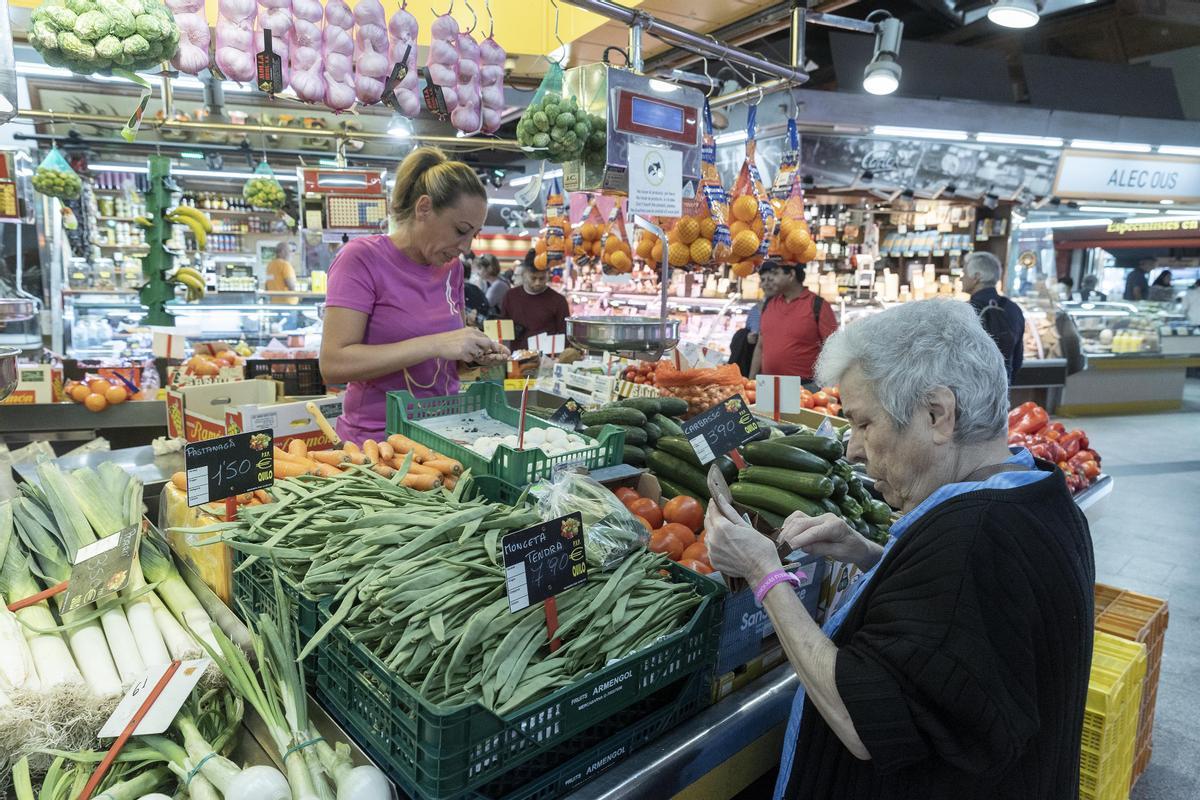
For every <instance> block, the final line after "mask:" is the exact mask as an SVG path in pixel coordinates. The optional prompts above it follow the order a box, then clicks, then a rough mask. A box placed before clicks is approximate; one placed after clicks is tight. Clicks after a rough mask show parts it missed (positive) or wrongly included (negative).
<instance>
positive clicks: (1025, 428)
mask: <svg viewBox="0 0 1200 800" xmlns="http://www.w3.org/2000/svg"><path fill="white" fill-rule="evenodd" d="M1049 421H1050V415H1049V414H1047V413H1046V409H1044V408H1042V407H1041V406H1038V405H1035V406H1034V407H1033V408H1031V409H1030V410H1029V412H1028V413H1026V414H1025V416H1023V417H1021V418H1020V419H1019V420H1017V424H1016V426H1015V427H1014V428H1013V430H1014V431H1016V432H1017V433H1037V432H1038V431H1040V430H1041V429H1042V428H1044V427H1046V423H1048V422H1049Z"/></svg>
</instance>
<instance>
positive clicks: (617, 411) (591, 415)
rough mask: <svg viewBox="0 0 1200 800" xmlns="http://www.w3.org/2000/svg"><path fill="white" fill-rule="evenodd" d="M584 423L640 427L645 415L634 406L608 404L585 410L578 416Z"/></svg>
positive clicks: (644, 422)
mask: <svg viewBox="0 0 1200 800" xmlns="http://www.w3.org/2000/svg"><path fill="white" fill-rule="evenodd" d="M579 419H580V421H582V422H583V424H584V425H604V424H605V423H608V424H609V425H636V426H637V427H639V428H640V427H641V426H642V425H645V424H646V415H645V414H643V413H642V412H641V411H638V410H637V409H636V408H624V407H622V406H609V407H608V408H601V409H600V410H598V411H585V412H583V414H581V415H580V417H579Z"/></svg>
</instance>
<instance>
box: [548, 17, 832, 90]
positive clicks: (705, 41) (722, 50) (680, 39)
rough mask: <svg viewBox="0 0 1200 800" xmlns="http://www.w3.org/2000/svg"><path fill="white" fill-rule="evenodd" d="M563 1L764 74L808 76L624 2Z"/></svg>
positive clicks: (801, 79)
mask: <svg viewBox="0 0 1200 800" xmlns="http://www.w3.org/2000/svg"><path fill="white" fill-rule="evenodd" d="M563 2H565V3H566V4H567V5H571V6H575V7H576V8H582V9H583V10H584V11H591V12H592V13H594V14H599V15H600V16H602V17H606V18H607V19H612V20H616V21H617V22H621V23H624V24H625V25H630V26H632V25H637V24H640V25H641V26H642V29H643V30H644V31H645V32H646V33H648V34H649V35H651V36H654V37H655V38H658V39H662V40H663V41H667V42H671V43H672V44H676V45H679V46H682V47H687V48H691V49H694V50H696V51H698V52H700V53H702V54H707V55H709V56H711V57H713V58H721V59H725V60H726V61H732V62H735V63H737V64H741V65H743V66H745V67H747V68H749V69H752V70H754V71H755V72H759V73H762V74H763V75H770V76H772V77H774V78H778V79H780V80H784V81H789V82H791V83H792V84H793V85H799V84H802V83H804V82H805V81H807V80H808V74H807V73H806V72H805V71H804V70H803V69H797V68H796V67H792V66H787V65H784V64H779V63H776V62H774V61H770V60H769V59H766V58H763V57H761V56H757V55H755V54H753V53H750V52H747V51H745V50H742V49H741V48H738V47H732V46H730V45H727V44H722V43H720V42H718V41H717V40H716V39H714V38H712V37H709V36H705V35H703V34H698V33H693V32H692V31H689V30H686V29H684V28H680V27H678V26H676V25H671V24H669V23H666V22H663V21H661V20H659V19H656V18H655V17H653V16H651V15H649V14H647V13H645V12H644V11H638V10H636V9H629V8H625V7H624V6H619V5H616V4H615V3H610V2H608V0H563ZM789 20H790V11H789Z"/></svg>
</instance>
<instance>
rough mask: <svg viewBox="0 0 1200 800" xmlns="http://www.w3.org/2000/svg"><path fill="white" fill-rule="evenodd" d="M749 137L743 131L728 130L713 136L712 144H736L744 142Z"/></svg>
mask: <svg viewBox="0 0 1200 800" xmlns="http://www.w3.org/2000/svg"><path fill="white" fill-rule="evenodd" d="M747 138H749V137H747V135H746V132H745V131H730V132H728V133H720V134H717V135H716V136H714V137H713V144H736V143H737V142H744V141H746V139H747Z"/></svg>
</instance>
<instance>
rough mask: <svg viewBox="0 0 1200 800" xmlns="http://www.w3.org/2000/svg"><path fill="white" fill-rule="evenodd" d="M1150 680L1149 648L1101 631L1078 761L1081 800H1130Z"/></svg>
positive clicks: (1097, 635) (1093, 653)
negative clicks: (1144, 690) (1146, 686)
mask: <svg viewBox="0 0 1200 800" xmlns="http://www.w3.org/2000/svg"><path fill="white" fill-rule="evenodd" d="M1145 675H1146V646H1145V645H1143V644H1141V643H1138V642H1129V641H1126V640H1124V639H1120V638H1118V637H1116V636H1112V635H1109V634H1107V633H1104V632H1102V631H1096V639H1095V644H1094V646H1093V648H1092V669H1091V676H1090V680H1089V681H1088V696H1087V704H1086V706H1085V709H1084V720H1083V740H1082V747H1081V751H1080V758H1079V772H1080V775H1079V796H1080V798H1081V799H1082V800H1125V798H1128V796H1129V781H1130V777H1131V775H1132V773H1133V759H1134V755H1135V754H1134V752H1133V750H1134V741H1135V739H1136V736H1137V724H1138V716H1139V714H1140V712H1141V704H1142V679H1143V678H1144V677H1145Z"/></svg>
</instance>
